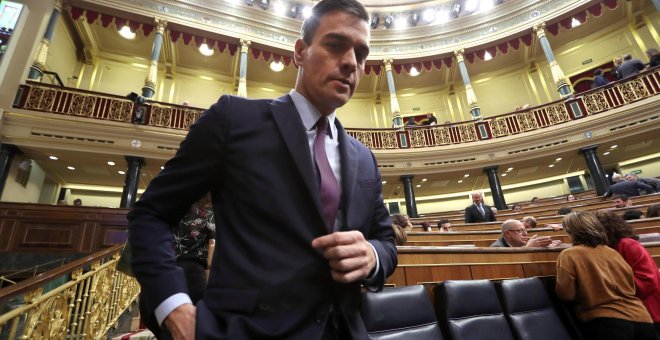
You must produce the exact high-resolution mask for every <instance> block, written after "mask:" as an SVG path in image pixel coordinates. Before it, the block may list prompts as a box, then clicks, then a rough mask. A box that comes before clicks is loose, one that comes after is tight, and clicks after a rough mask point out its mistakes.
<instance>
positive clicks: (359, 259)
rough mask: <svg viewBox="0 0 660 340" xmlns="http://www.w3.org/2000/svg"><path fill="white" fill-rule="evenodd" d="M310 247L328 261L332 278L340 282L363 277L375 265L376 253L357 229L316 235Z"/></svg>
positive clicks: (367, 274) (366, 275) (352, 280)
mask: <svg viewBox="0 0 660 340" xmlns="http://www.w3.org/2000/svg"><path fill="white" fill-rule="evenodd" d="M312 247H314V248H315V249H317V250H318V251H320V252H321V253H322V254H323V257H325V258H326V259H327V260H328V262H329V263H330V269H331V274H332V278H333V279H334V280H335V281H337V282H341V283H349V282H355V281H358V280H362V279H365V278H367V277H368V276H369V274H370V273H371V270H372V269H373V268H374V267H375V266H376V254H375V253H374V251H373V248H372V247H371V245H370V244H369V242H367V240H365V239H364V235H362V233H361V232H359V231H357V230H352V231H339V232H334V233H332V234H328V235H325V236H321V237H318V238H316V239H314V240H313V241H312Z"/></svg>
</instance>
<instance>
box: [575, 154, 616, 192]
mask: <svg viewBox="0 0 660 340" xmlns="http://www.w3.org/2000/svg"><path fill="white" fill-rule="evenodd" d="M597 149H598V145H590V146H585V147H583V148H581V149H580V153H581V154H582V156H584V160H585V161H586V162H587V167H588V168H589V174H591V178H592V179H593V180H594V185H595V186H596V194H597V195H598V196H602V195H604V194H605V192H607V189H609V188H610V182H608V181H607V177H606V176H605V170H603V166H602V165H601V164H600V160H598V154H596V150H597Z"/></svg>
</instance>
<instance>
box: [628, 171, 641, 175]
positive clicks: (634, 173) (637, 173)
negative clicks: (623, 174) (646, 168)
mask: <svg viewBox="0 0 660 340" xmlns="http://www.w3.org/2000/svg"><path fill="white" fill-rule="evenodd" d="M629 173H630V174H633V175H639V174H641V173H642V170H631V171H630V172H629Z"/></svg>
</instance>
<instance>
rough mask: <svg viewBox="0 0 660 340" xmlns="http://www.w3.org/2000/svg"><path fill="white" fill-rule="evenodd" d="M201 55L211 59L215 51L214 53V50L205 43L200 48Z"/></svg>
mask: <svg viewBox="0 0 660 340" xmlns="http://www.w3.org/2000/svg"><path fill="white" fill-rule="evenodd" d="M199 53H201V54H203V55H205V56H207V57H210V56H212V55H213V53H215V51H213V49H212V48H209V45H207V44H206V43H203V44H202V45H201V46H199Z"/></svg>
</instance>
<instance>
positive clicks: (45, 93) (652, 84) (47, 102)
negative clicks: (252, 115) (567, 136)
mask: <svg viewBox="0 0 660 340" xmlns="http://www.w3.org/2000/svg"><path fill="white" fill-rule="evenodd" d="M658 93H660V68H655V69H653V70H648V71H645V72H642V73H640V74H639V75H637V76H635V77H632V78H629V79H625V80H623V81H618V82H614V83H611V84H609V85H607V86H604V87H600V88H597V89H593V90H590V91H586V92H582V93H578V94H576V95H575V96H571V97H569V98H567V99H562V100H558V101H554V102H551V103H547V104H543V105H539V106H536V107H531V108H528V109H525V110H521V111H516V112H511V113H507V114H503V115H499V116H495V117H492V118H488V119H486V120H479V121H466V122H457V123H452V124H446V125H436V126H428V127H406V128H405V129H403V130H395V129H348V133H349V134H350V135H351V136H353V137H355V138H356V139H358V140H359V141H361V142H362V143H364V144H365V145H366V146H367V147H369V148H371V149H373V150H388V149H407V148H426V147H437V146H443V145H450V144H461V143H470V142H474V141H479V140H488V139H493V138H500V137H505V136H510V135H515V134H518V133H523V132H528V131H534V130H538V129H543V128H546V127H550V126H554V125H558V124H563V123H566V122H570V121H573V120H577V119H581V118H584V117H587V116H590V115H595V114H598V113H601V112H605V111H608V110H612V109H616V108H619V107H621V106H624V105H626V104H629V103H632V102H635V101H639V100H642V99H645V98H649V97H653V96H655V95H657V94H658ZM141 106H143V113H144V119H143V120H142V121H141V122H139V123H140V124H144V125H149V126H155V127H163V128H170V129H181V130H187V129H188V128H190V125H191V124H192V123H193V122H194V121H195V120H196V119H197V118H198V117H199V115H200V114H201V113H202V112H203V109H200V108H193V107H188V106H181V105H174V104H167V103H160V102H153V101H148V102H146V103H145V104H143V105H141ZM14 107H16V108H21V109H27V110H33V111H42V112H50V113H56V114H63V115H70V116H78V117H87V118H96V119H104V120H109V121H116V122H123V123H131V122H136V113H135V112H136V108H137V105H136V104H135V103H134V102H132V101H130V100H129V99H128V98H125V97H120V96H113V95H108V94H103V93H97V92H90V91H83V90H77V89H72V88H65V87H57V86H52V85H46V84H40V83H34V82H28V83H27V84H25V85H21V87H20V89H19V91H18V93H17V96H16V100H15V103H14Z"/></svg>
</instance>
